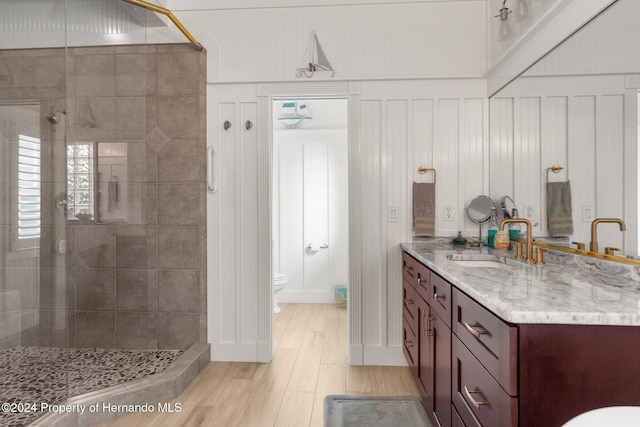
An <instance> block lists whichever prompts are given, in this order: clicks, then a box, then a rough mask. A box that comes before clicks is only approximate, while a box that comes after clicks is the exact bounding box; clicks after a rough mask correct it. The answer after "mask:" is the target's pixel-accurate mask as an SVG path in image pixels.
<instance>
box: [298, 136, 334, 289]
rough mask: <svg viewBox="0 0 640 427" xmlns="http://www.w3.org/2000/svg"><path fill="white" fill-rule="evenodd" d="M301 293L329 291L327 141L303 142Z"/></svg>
mask: <svg viewBox="0 0 640 427" xmlns="http://www.w3.org/2000/svg"><path fill="white" fill-rule="evenodd" d="M303 147H304V149H303V153H304V159H303V160H304V217H303V218H304V219H303V222H304V230H303V231H304V239H305V248H304V256H303V263H304V264H303V268H304V284H303V290H304V292H308V293H311V294H316V293H326V292H328V291H330V288H331V284H330V282H329V277H330V275H329V215H328V214H329V188H328V184H329V182H328V175H329V171H328V161H327V160H328V159H327V153H328V144H327V143H326V142H316V143H306V144H304V146H303Z"/></svg>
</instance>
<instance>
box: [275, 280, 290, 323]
mask: <svg viewBox="0 0 640 427" xmlns="http://www.w3.org/2000/svg"><path fill="white" fill-rule="evenodd" d="M286 284H287V276H286V275H284V274H282V273H275V274H274V275H273V313H274V314H276V313H280V307H278V292H280V291H281V290H283V289H284V287H285V285H286Z"/></svg>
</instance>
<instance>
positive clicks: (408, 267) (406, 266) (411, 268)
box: [404, 265, 413, 271]
mask: <svg viewBox="0 0 640 427" xmlns="http://www.w3.org/2000/svg"><path fill="white" fill-rule="evenodd" d="M404 269H405V270H407V271H413V267H411V266H410V265H405V266H404Z"/></svg>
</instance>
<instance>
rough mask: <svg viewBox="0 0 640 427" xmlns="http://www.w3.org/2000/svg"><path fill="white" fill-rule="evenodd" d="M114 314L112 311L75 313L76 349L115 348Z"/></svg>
mask: <svg viewBox="0 0 640 427" xmlns="http://www.w3.org/2000/svg"><path fill="white" fill-rule="evenodd" d="M115 345H116V313H115V312H114V311H107V312H98V311H77V312H76V347H78V348H93V347H96V348H115Z"/></svg>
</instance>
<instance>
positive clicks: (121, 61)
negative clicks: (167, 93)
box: [115, 53, 149, 96]
mask: <svg viewBox="0 0 640 427" xmlns="http://www.w3.org/2000/svg"><path fill="white" fill-rule="evenodd" d="M115 60H116V62H115V79H116V80H115V81H116V87H115V91H116V92H115V95H116V96H145V95H147V94H148V92H147V82H146V80H147V79H148V78H149V76H148V74H147V64H148V58H147V55H145V54H139V53H135V54H117V55H116V58H115Z"/></svg>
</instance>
